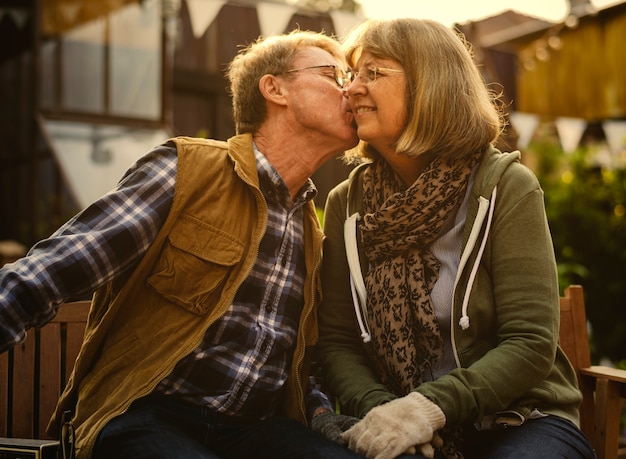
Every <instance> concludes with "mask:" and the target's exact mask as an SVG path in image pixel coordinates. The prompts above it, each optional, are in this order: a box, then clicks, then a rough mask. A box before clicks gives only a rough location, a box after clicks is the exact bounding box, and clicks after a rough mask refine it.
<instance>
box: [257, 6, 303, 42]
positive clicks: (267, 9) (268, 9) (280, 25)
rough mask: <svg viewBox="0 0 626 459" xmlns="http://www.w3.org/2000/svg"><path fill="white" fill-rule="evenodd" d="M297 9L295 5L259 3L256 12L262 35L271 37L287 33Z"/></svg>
mask: <svg viewBox="0 0 626 459" xmlns="http://www.w3.org/2000/svg"><path fill="white" fill-rule="evenodd" d="M296 11H297V7H296V6H294V5H287V4H279V3H265V2H259V3H258V4H257V7H256V12H257V15H258V17H259V26H260V28H261V35H262V36H264V37H270V36H272V35H279V34H281V33H283V32H285V29H286V28H287V25H288V24H289V21H290V20H291V18H292V16H293V15H294V13H295V12H296Z"/></svg>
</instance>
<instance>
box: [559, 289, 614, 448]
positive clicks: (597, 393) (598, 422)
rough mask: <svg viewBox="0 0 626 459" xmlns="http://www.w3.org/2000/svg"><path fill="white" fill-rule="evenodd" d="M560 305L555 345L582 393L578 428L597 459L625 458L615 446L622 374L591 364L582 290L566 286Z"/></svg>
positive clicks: (612, 369)
mask: <svg viewBox="0 0 626 459" xmlns="http://www.w3.org/2000/svg"><path fill="white" fill-rule="evenodd" d="M560 303H561V304H560V306H561V308H560V309H561V321H560V323H561V328H560V330H559V344H560V346H561V348H562V349H563V351H564V352H565V354H566V355H567V357H568V358H569V360H570V361H571V362H572V365H573V366H574V368H575V369H576V373H577V375H578V383H579V385H580V390H581V391H582V393H583V402H582V405H581V407H580V424H581V426H580V427H581V429H582V431H583V432H584V434H585V435H586V436H587V438H588V439H589V441H590V442H591V444H592V446H593V447H594V449H595V450H596V455H597V457H598V459H617V458H618V457H619V458H621V457H626V448H624V447H620V445H619V440H620V433H619V428H620V414H621V410H622V406H623V399H625V398H626V371H625V370H618V369H615V368H609V367H605V366H592V365H591V357H590V353H589V337H588V334H587V316H586V314H585V297H584V294H583V288H582V287H581V286H580V285H570V286H569V287H567V288H566V289H565V292H564V295H563V297H561V301H560Z"/></svg>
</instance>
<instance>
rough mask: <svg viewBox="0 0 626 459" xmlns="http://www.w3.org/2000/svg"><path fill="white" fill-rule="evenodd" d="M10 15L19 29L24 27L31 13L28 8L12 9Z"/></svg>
mask: <svg viewBox="0 0 626 459" xmlns="http://www.w3.org/2000/svg"><path fill="white" fill-rule="evenodd" d="M9 16H11V17H12V18H13V21H14V22H15V24H16V25H17V27H18V29H21V28H23V27H24V24H26V21H28V18H29V17H30V13H29V12H28V11H27V10H18V9H10V10H9Z"/></svg>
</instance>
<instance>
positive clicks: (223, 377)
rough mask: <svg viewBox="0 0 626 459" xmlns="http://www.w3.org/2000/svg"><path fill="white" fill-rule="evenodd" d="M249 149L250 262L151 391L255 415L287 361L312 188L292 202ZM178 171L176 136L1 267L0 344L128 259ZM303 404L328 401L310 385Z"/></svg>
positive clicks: (264, 409) (150, 232) (145, 242)
mask: <svg viewBox="0 0 626 459" xmlns="http://www.w3.org/2000/svg"><path fill="white" fill-rule="evenodd" d="M255 155H256V159H257V168H258V171H259V181H260V186H261V191H262V193H263V195H264V197H265V199H266V202H267V205H268V209H269V214H268V225H267V229H266V232H265V235H264V237H263V239H262V241H261V245H260V248H259V254H258V257H257V260H256V263H255V265H254V267H253V268H252V270H251V272H250V274H249V275H248V278H247V279H246V280H245V281H244V283H243V284H242V285H241V286H240V288H239V290H238V291H237V294H236V296H235V298H234V301H233V303H232V305H231V306H230V308H229V309H228V311H227V312H226V314H225V315H224V316H223V317H222V318H221V319H220V320H218V321H217V322H216V323H214V324H213V325H212V326H211V327H210V328H209V329H208V330H207V332H206V333H205V336H204V339H203V341H202V343H201V344H200V345H199V346H198V348H196V349H195V350H194V351H193V352H192V353H191V354H189V355H188V356H187V357H185V358H183V359H182V360H181V361H180V362H179V363H178V364H177V366H176V367H175V369H174V371H173V372H172V373H171V374H170V375H169V376H168V377H167V378H166V379H164V380H163V381H162V382H161V383H160V384H159V386H158V387H157V389H156V391H157V392H160V393H164V394H174V395H177V396H181V397H183V398H185V399H187V400H188V401H190V402H192V403H196V404H199V405H203V406H210V407H212V408H213V409H214V410H215V411H217V412H221V413H224V414H228V415H239V416H248V417H254V418H259V417H261V418H262V417H266V416H269V415H271V414H272V410H273V408H274V406H275V402H276V399H277V397H278V396H279V392H280V388H281V387H282V385H283V383H284V382H285V379H286V378H287V374H288V370H289V368H288V365H289V364H290V362H291V356H292V352H293V347H294V343H295V339H296V333H297V327H298V321H299V317H300V312H301V308H302V305H303V286H304V276H305V265H304V243H303V239H302V235H303V226H302V225H303V206H304V204H305V203H306V202H307V201H308V200H310V199H312V198H313V197H314V196H315V193H316V191H315V188H314V186H313V184H312V182H311V181H309V182H308V183H307V185H306V186H305V187H303V189H302V190H301V192H300V194H299V195H298V197H297V198H296V200H295V202H292V200H291V196H290V194H289V191H288V189H287V187H286V185H285V184H284V182H283V181H282V179H281V177H280V176H279V175H278V173H277V172H276V170H275V169H274V168H273V167H272V166H271V164H270V163H269V162H268V161H267V160H266V158H265V156H263V155H262V154H261V153H260V152H258V151H257V150H256V149H255ZM176 172H177V156H176V148H175V146H174V144H172V143H169V144H165V145H163V146H161V147H158V148H156V149H154V150H153V151H151V152H150V153H148V154H147V155H146V156H144V157H143V158H141V159H140V160H139V161H138V162H137V163H136V164H135V165H133V166H132V167H131V169H130V170H129V171H128V172H127V173H126V175H125V176H124V177H123V178H122V180H121V181H120V183H119V184H118V186H117V188H116V189H115V190H113V191H112V192H110V193H108V194H107V195H105V196H103V197H102V198H101V199H99V200H98V201H96V202H95V203H93V204H92V205H90V206H89V207H88V208H86V209H85V210H84V211H82V212H81V213H79V214H78V215H77V216H76V217H74V218H73V219H71V220H70V221H69V222H67V223H66V224H65V225H63V226H62V227H61V228H59V230H57V231H56V232H55V233H54V234H53V235H52V236H51V237H50V238H48V239H46V240H43V241H41V242H39V243H38V244H36V245H35V246H33V248H32V249H31V250H30V251H29V256H27V257H26V258H24V259H22V260H19V261H18V262H16V263H13V264H12V265H9V266H7V267H5V268H3V269H0V349H2V350H6V349H7V348H8V347H10V346H11V345H13V344H14V343H16V342H18V341H20V340H21V339H22V338H23V336H24V334H25V330H26V329H27V328H29V327H32V326H38V325H42V324H44V323H45V322H46V321H47V320H49V319H50V318H51V317H52V316H53V315H54V314H55V313H56V309H57V308H58V306H59V305H60V304H61V303H62V302H64V301H67V300H70V299H74V298H81V297H85V296H88V295H91V293H92V292H93V291H95V290H97V289H98V288H99V287H101V286H102V285H104V284H105V283H106V282H108V281H110V280H112V279H113V278H115V277H117V276H120V275H124V274H125V273H128V272H129V271H131V270H132V269H133V268H134V267H135V266H136V264H137V263H138V262H139V260H140V259H141V257H143V255H144V254H145V253H146V251H147V250H148V248H149V246H150V244H151V243H152V241H153V240H154V238H155V236H156V234H157V233H158V231H159V229H160V227H161V225H162V224H163V222H164V221H165V219H166V217H167V214H168V212H169V209H170V206H171V202H172V199H173V193H174V185H175V181H176ZM307 404H308V410H309V411H311V410H312V409H314V408H315V407H316V406H328V403H327V400H326V398H325V397H324V395H323V394H321V393H318V392H317V391H316V390H313V388H312V387H311V388H310V390H309V394H308V396H307Z"/></svg>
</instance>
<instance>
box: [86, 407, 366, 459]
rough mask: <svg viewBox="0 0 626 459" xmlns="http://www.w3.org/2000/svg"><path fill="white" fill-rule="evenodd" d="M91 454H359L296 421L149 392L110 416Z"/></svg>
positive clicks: (186, 458) (241, 457)
mask: <svg viewBox="0 0 626 459" xmlns="http://www.w3.org/2000/svg"><path fill="white" fill-rule="evenodd" d="M92 457H93V459H111V458H116V459H144V458H145V459H161V458H162V459H175V458H180V459H246V458H255V459H258V458H272V459H281V458H283V459H294V458H298V459H300V458H302V459H330V458H338V459H344V458H345V459H363V456H361V455H360V454H357V453H354V452H352V451H350V450H348V449H347V448H345V447H343V446H341V445H339V444H337V443H334V442H332V441H330V440H327V439H326V438H325V437H324V436H322V435H320V434H318V433H316V432H314V431H312V430H310V429H309V428H308V427H306V426H304V425H302V424H300V423H299V422H296V421H294V420H291V419H288V418H284V417H279V416H274V417H271V418H269V419H267V420H264V421H245V420H243V421H236V420H234V419H233V418H229V417H224V416H219V415H215V414H214V413H211V412H210V411H209V410H207V409H204V408H199V407H195V406H192V405H189V404H184V403H180V402H177V401H174V400H171V399H168V397H148V398H146V399H143V400H139V401H137V402H135V403H134V404H133V405H132V406H131V407H130V408H129V410H128V411H126V412H125V413H124V414H122V415H120V416H118V417H116V418H114V419H113V420H112V421H110V422H109V423H108V424H107V425H106V426H105V428H104V429H103V430H102V432H101V433H100V435H99V436H98V440H97V442H96V445H95V447H94V452H93V456H92Z"/></svg>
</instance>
